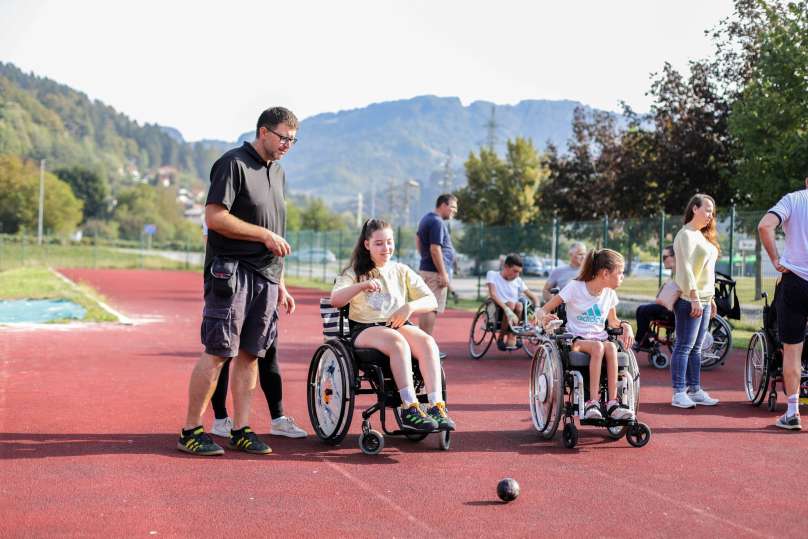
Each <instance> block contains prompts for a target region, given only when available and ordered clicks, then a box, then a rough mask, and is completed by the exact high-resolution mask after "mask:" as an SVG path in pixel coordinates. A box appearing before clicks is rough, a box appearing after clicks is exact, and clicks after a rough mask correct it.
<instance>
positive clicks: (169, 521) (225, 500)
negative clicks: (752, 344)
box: [0, 269, 808, 537]
mask: <svg viewBox="0 0 808 539" xmlns="http://www.w3.org/2000/svg"><path fill="white" fill-rule="evenodd" d="M64 274H65V275H67V276H68V277H70V278H71V279H73V280H75V281H78V282H82V281H84V282H87V283H89V284H90V285H92V286H93V287H94V288H96V289H97V290H98V291H99V292H100V293H101V294H103V296H104V297H105V298H106V299H107V300H108V301H109V303H110V304H111V305H112V306H113V307H114V308H116V309H117V310H119V311H121V312H123V313H124V314H126V315H127V316H128V317H130V318H131V319H133V320H134V321H135V325H132V326H122V325H90V326H87V327H84V328H79V329H77V328H70V329H66V328H64V327H60V326H54V327H50V328H45V329H37V330H19V329H14V330H11V329H0V513H2V515H3V518H2V519H0V537H45V536H84V537H147V536H167V537H188V536H210V537H221V536H229V537H233V536H267V537H314V536H317V537H324V536H340V537H342V536H354V537H416V536H421V537H423V536H425V535H426V534H429V536H431V537H440V536H450V537H527V536H531V537H547V536H550V537H559V536H566V537H568V536H571V535H573V534H575V535H581V536H629V537H639V536H677V537H681V536H687V537H760V536H780V537H782V536H791V537H795V536H802V535H804V534H805V524H806V522H808V507H807V506H806V505H805V503H804V502H803V499H802V492H803V490H804V489H805V485H806V479H808V471H806V470H808V434H806V433H797V434H794V433H790V432H784V431H780V430H778V429H775V428H774V427H773V426H772V425H773V422H774V418H775V414H773V413H770V412H768V411H766V410H765V408H763V409H758V408H753V407H752V406H751V405H749V404H748V403H747V402H746V397H745V394H744V391H743V385H742V383H743V382H742V380H743V376H742V367H743V360H744V354H743V352H741V351H733V352H731V353H732V354H733V355H732V356H731V358H730V359H729V360H728V361H727V364H726V365H725V366H723V367H720V368H718V369H716V370H714V371H710V372H706V373H704V374H703V385H704V386H705V388H706V389H708V390H710V391H711V393H712V394H713V396H716V397H718V398H720V399H722V403H721V404H720V405H719V406H718V407H716V408H698V409H696V410H691V411H683V410H678V409H674V408H672V407H671V406H670V405H669V402H670V389H669V384H670V379H669V373H668V371H658V370H654V369H652V368H650V367H648V366H647V362H645V357H644V355H642V356H641V357H640V366H641V370H642V392H641V404H640V414H639V415H640V419H641V420H642V421H644V422H646V423H647V424H648V425H649V426H650V427H651V428H652V429H653V438H652V439H651V441H650V443H649V445H647V446H646V447H644V448H642V449H635V448H632V447H630V446H629V445H628V444H627V443H626V441H625V440H620V441H611V440H609V439H607V438H605V437H604V436H603V435H602V434H601V433H600V432H599V431H594V430H591V429H587V428H583V429H581V439H580V441H579V446H578V447H577V448H576V449H575V450H567V449H564V448H563V447H562V446H561V443H560V441H559V439H558V437H557V438H556V439H555V440H552V441H542V440H540V439H539V438H538V436H537V435H536V434H535V432H534V431H533V427H532V423H531V420H530V414H529V411H528V407H527V393H528V367H529V360H528V359H527V357H526V356H525V355H524V354H523V353H522V352H521V351H519V352H517V353H512V354H507V353H503V352H497V351H489V353H488V355H487V356H486V357H485V358H484V359H483V360H481V361H471V360H469V359H468V358H467V352H466V341H467V334H468V329H469V325H470V322H471V316H472V314H471V313H469V312H462V311H451V312H448V313H447V314H446V315H445V316H443V317H442V318H441V319H440V320H439V323H438V331H437V337H438V341H439V342H440V344H441V348H442V349H443V350H445V351H447V352H448V353H449V357H448V358H447V360H446V362H445V364H444V366H445V370H446V374H447V378H448V390H449V399H448V400H449V409H450V412H451V413H452V416H453V417H454V419H455V420H456V421H457V423H458V431H457V432H456V433H454V435H453V437H452V446H451V449H450V450H449V451H446V452H444V451H440V450H438V449H437V439H435V438H434V437H428V438H427V439H426V440H424V441H422V442H420V443H412V442H409V441H407V440H405V439H398V438H392V437H387V438H386V447H385V449H384V450H383V452H382V454H380V455H378V456H375V457H370V456H365V455H363V454H362V453H361V452H360V451H359V449H358V447H357V436H358V433H359V426H360V421H359V420H356V419H355V420H354V423H353V426H352V428H351V433H350V434H349V436H348V437H347V438H346V439H345V441H344V442H343V443H342V445H341V446H339V447H331V446H327V445H324V444H322V443H320V442H319V440H318V439H317V438H316V437H312V436H310V437H309V438H307V439H304V440H290V439H286V438H275V437H269V436H265V434H266V433H267V431H268V422H269V420H268V413H267V409H266V406H265V404H264V401H263V395H262V394H261V392H260V389H259V390H258V391H257V392H256V395H255V401H254V410H255V411H254V414H253V421H252V426H253V428H254V429H255V430H256V431H257V432H258V433H259V434H260V435H262V436H263V437H264V439H265V440H266V441H267V442H268V443H270V445H271V446H272V448H273V450H274V453H273V454H272V455H269V456H262V457H259V456H252V455H246V454H242V453H236V452H232V451H228V452H227V453H226V454H225V455H224V456H223V457H212V458H202V457H193V456H190V455H186V454H184V453H180V452H179V451H177V450H176V448H175V444H176V439H177V433H178V432H179V427H180V426H181V422H182V420H183V417H184V414H185V405H186V392H187V384H188V377H189V374H190V371H191V369H192V367H193V364H194V362H195V360H196V358H197V356H198V353H199V350H200V345H199V322H200V318H201V310H202V302H201V294H200V290H199V289H200V284H201V283H200V278H201V277H200V275H199V273H197V272H161V271H143V270H141V271H138V270H79V269H70V270H64ZM293 293H294V295H295V297H296V298H297V300H298V305H299V308H298V312H297V313H295V314H294V315H292V316H291V317H288V316H283V317H282V318H281V325H280V357H281V364H282V368H283V373H284V381H285V386H284V397H285V407H286V412H287V413H288V414H290V415H293V416H295V417H296V418H297V420H298V422H299V423H300V424H301V425H302V426H304V427H306V428H307V429H308V430H311V427H310V425H309V422H308V414H307V411H306V393H305V390H306V385H305V379H306V373H307V369H308V364H309V360H310V358H311V356H312V354H313V352H314V350H315V348H316V347H317V345H318V344H319V343H320V342H322V336H321V333H320V319H319V315H318V310H317V301H318V298H319V296H320V295H321V294H322V292H318V291H314V290H305V289H294V290H293ZM783 400H784V399H782V398H781V404H780V406H779V407H778V412H779V413H782V408H783V404H782V401H783ZM369 404H370V399H369V398H368V397H362V398H359V399H358V408H360V409H361V408H364V407H365V406H363V405H369ZM357 416H358V413H357ZM208 417H209V419H208V425H207V426H208V427H209V426H210V421H212V419H210V417H211V416H210V415H209V416H208ZM376 425H377V426H378V421H376ZM507 476H510V477H514V478H515V479H516V480H517V481H518V482H519V483H520V485H521V489H522V494H521V496H520V497H519V498H518V499H517V500H516V501H514V502H512V503H510V504H503V503H501V502H499V501H498V500H497V498H496V493H495V489H496V484H497V481H498V480H499V479H501V478H503V477H507Z"/></svg>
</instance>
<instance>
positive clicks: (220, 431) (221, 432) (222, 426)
mask: <svg viewBox="0 0 808 539" xmlns="http://www.w3.org/2000/svg"><path fill="white" fill-rule="evenodd" d="M232 428H233V420H232V419H230V418H229V417H225V418H223V419H214V420H213V428H212V429H210V433H211V434H213V435H214V436H219V437H221V438H230V429H232Z"/></svg>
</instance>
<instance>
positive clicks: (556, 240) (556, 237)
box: [553, 214, 561, 269]
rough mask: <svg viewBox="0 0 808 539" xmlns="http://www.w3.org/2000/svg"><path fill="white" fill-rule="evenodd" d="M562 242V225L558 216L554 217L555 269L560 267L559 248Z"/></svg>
mask: <svg viewBox="0 0 808 539" xmlns="http://www.w3.org/2000/svg"><path fill="white" fill-rule="evenodd" d="M560 241H561V223H560V222H559V220H558V214H555V215H554V216H553V269H555V268H557V267H558V246H559V242H560Z"/></svg>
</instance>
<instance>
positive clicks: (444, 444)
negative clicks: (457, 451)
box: [438, 430, 452, 451]
mask: <svg viewBox="0 0 808 539" xmlns="http://www.w3.org/2000/svg"><path fill="white" fill-rule="evenodd" d="M451 445H452V433H451V432H449V431H448V430H444V431H441V432H440V433H439V434H438V447H440V448H441V449H442V450H444V451H448V450H449V446H451Z"/></svg>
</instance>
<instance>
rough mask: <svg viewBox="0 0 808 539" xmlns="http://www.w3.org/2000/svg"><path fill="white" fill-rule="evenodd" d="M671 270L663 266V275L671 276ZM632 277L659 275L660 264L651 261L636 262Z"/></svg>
mask: <svg viewBox="0 0 808 539" xmlns="http://www.w3.org/2000/svg"><path fill="white" fill-rule="evenodd" d="M670 275H671V270H669V269H665V268H662V276H663V277H670ZM631 276H632V277H657V276H659V264H654V263H651V262H640V263H639V264H635V265H634V268H633V269H632V270H631Z"/></svg>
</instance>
